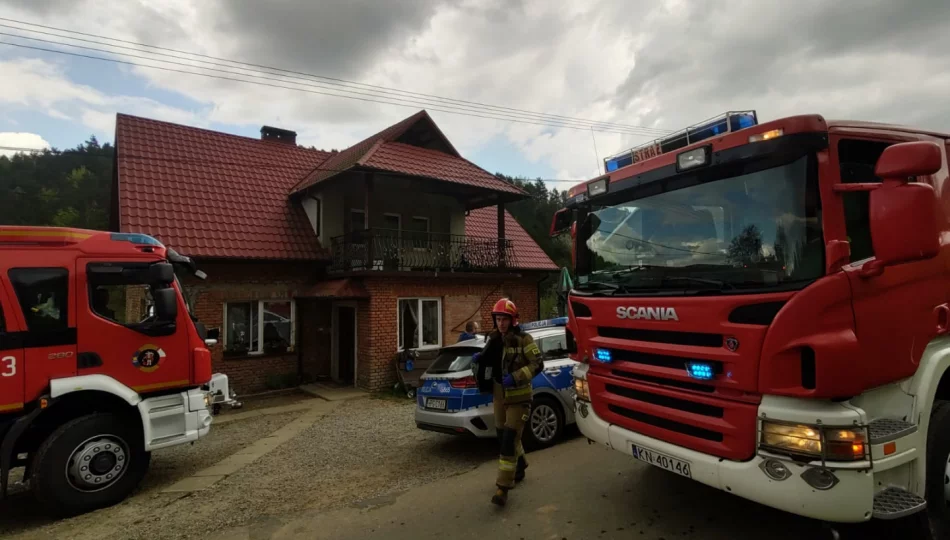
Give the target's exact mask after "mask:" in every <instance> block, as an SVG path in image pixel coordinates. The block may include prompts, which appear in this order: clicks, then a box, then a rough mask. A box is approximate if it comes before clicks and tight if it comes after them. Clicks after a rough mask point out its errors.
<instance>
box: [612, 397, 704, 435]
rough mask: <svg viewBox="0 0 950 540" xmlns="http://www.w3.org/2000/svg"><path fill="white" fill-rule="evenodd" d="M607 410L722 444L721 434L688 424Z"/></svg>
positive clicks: (621, 409) (616, 408)
mask: <svg viewBox="0 0 950 540" xmlns="http://www.w3.org/2000/svg"><path fill="white" fill-rule="evenodd" d="M607 408H608V409H610V412H612V413H614V414H618V415H620V416H625V417H627V418H629V419H631V420H636V421H637V422H643V423H644V424H650V425H651V426H656V427H658V428H661V429H665V430H667V431H675V432H677V433H682V434H683V435H689V436H690V437H697V438H700V439H706V440H707V441H713V442H722V439H723V437H722V433H719V432H717V431H711V430H708V429H703V428H699V427H696V426H691V425H689V424H683V423H680V422H677V421H675V420H669V419H667V418H660V417H659V416H653V415H652V414H647V413H643V412H637V411H633V410H631V409H628V408H626V407H620V406H618V405H608V406H607Z"/></svg>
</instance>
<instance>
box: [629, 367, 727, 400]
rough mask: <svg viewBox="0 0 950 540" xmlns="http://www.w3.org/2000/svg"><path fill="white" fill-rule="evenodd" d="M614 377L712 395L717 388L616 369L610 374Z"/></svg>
mask: <svg viewBox="0 0 950 540" xmlns="http://www.w3.org/2000/svg"><path fill="white" fill-rule="evenodd" d="M610 373H611V375H613V376H614V377H622V378H624V379H630V380H632V381H639V382H645V383H650V384H657V385H660V386H672V387H673V388H679V389H681V390H692V391H693V392H703V393H706V394H712V393H713V392H715V391H716V387H715V386H709V385H707V384H696V383H690V382H683V381H677V380H673V379H667V378H665V377H653V376H651V375H640V374H639V373H629V372H626V371H620V370H618V369H615V370H613V371H611V372H610Z"/></svg>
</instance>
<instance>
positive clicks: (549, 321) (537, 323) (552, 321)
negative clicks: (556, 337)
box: [521, 317, 567, 330]
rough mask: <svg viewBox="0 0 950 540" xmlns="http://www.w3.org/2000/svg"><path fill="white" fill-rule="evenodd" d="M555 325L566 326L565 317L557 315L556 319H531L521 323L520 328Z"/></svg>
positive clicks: (528, 328)
mask: <svg viewBox="0 0 950 540" xmlns="http://www.w3.org/2000/svg"><path fill="white" fill-rule="evenodd" d="M556 326H567V317H558V318H556V319H545V320H543V321H532V322H529V323H524V324H522V325H521V329H522V330H535V329H537V328H551V327H556Z"/></svg>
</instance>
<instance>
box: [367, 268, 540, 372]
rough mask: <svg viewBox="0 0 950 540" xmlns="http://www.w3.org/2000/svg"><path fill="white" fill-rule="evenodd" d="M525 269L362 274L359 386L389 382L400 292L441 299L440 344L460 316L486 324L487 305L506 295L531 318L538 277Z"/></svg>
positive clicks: (458, 327)
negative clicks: (496, 274) (520, 272)
mask: <svg viewBox="0 0 950 540" xmlns="http://www.w3.org/2000/svg"><path fill="white" fill-rule="evenodd" d="M539 279H540V276H537V275H528V276H525V277H522V278H518V279H512V280H504V281H503V280H500V279H491V278H484V277H482V278H478V279H470V280H465V279H458V278H454V277H445V278H437V279H433V278H421V277H411V276H410V277H406V278H403V277H398V278H367V279H365V280H364V286H365V287H366V289H367V290H368V291H369V293H370V299H369V301H368V302H365V303H363V304H361V306H360V311H359V326H360V328H359V332H360V334H359V336H360V338H359V342H360V352H359V355H360V356H359V362H358V366H359V367H358V373H357V380H358V384H359V386H360V387H362V388H366V389H369V390H381V389H385V388H387V387H389V386H391V385H392V384H393V383H394V382H395V378H396V375H395V372H394V370H393V366H392V359H393V357H394V356H395V354H396V351H397V348H398V343H399V340H398V335H397V332H398V328H399V324H398V319H397V316H398V315H397V311H398V310H397V302H398V299H400V298H421V297H424V298H440V299H441V300H442V344H443V345H448V344H450V343H455V342H456V341H457V340H458V336H459V334H460V333H461V332H462V331H463V330H464V329H465V322H467V321H469V320H477V321H478V322H479V323H480V324H481V325H482V328H483V329H488V328H491V327H492V322H491V308H492V305H493V304H494V303H495V301H496V300H498V299H499V298H502V297H505V296H507V297H508V298H511V299H512V300H514V302H515V303H516V304H517V305H518V309H519V311H520V314H521V317H522V319H523V320H526V321H530V320H533V319H536V318H537V315H538V314H537V311H538V280H539Z"/></svg>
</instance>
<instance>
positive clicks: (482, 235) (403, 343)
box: [111, 111, 556, 394]
mask: <svg viewBox="0 0 950 540" xmlns="http://www.w3.org/2000/svg"><path fill="white" fill-rule="evenodd" d="M115 143H116V164H115V165H116V166H115V178H114V182H115V186H114V189H113V200H112V212H111V228H112V229H113V230H117V231H122V232H141V233H146V234H150V235H152V236H155V237H156V238H158V239H159V240H161V241H162V242H163V243H164V244H166V245H168V246H170V247H173V248H175V249H176V250H178V251H179V252H181V253H183V254H187V255H190V256H192V257H193V258H195V259H196V260H197V262H198V264H199V266H200V267H201V268H202V269H203V270H204V271H205V272H206V273H207V274H208V276H209V277H208V279H207V280H205V281H202V282H198V281H197V280H190V279H186V280H185V283H184V285H185V289H186V296H187V298H188V301H189V304H190V305H191V306H192V309H193V311H194V313H195V314H196V315H197V317H198V318H199V319H200V320H201V321H202V322H203V323H204V324H205V325H206V326H207V327H208V328H220V330H221V338H222V339H221V342H220V343H219V344H218V345H217V346H215V347H214V348H213V350H212V355H213V358H214V364H215V365H214V368H215V370H217V371H221V372H223V373H227V374H228V375H229V377H231V379H232V384H233V385H234V386H235V387H236V388H237V389H238V391H239V392H241V393H244V394H248V393H255V392H259V391H263V390H267V389H268V388H274V387H277V386H286V385H289V384H293V383H295V382H296V381H298V380H333V381H337V382H339V383H341V384H354V385H356V386H358V387H360V388H365V389H368V390H379V389H383V388H386V387H387V386H389V385H391V384H392V383H393V381H394V380H395V373H394V368H393V364H392V360H393V358H394V357H395V354H396V353H397V351H399V350H401V349H403V348H404V347H410V348H426V347H438V346H441V345H444V344H449V343H453V342H454V341H456V339H457V336H458V334H459V333H460V332H461V331H462V330H463V328H464V325H465V323H466V322H467V321H469V320H477V321H479V322H480V323H481V324H482V326H483V327H485V326H486V325H490V313H489V312H490V309H491V304H492V303H493V301H494V300H496V299H497V298H498V297H501V296H503V295H507V296H510V297H511V298H513V299H514V300H515V301H516V302H517V303H518V305H519V307H520V309H521V311H522V316H523V317H524V318H525V319H527V320H530V319H532V318H535V317H537V313H538V306H539V298H538V287H539V282H540V281H541V280H542V279H544V278H545V277H546V276H547V275H549V273H550V272H551V271H554V270H556V267H555V265H554V263H553V262H552V261H551V259H550V258H549V257H548V256H547V255H546V254H545V253H544V252H543V251H542V250H541V249H540V248H539V247H538V245H537V244H536V243H535V242H534V241H533V240H532V239H531V238H530V237H529V236H528V234H527V233H526V232H525V231H524V229H523V228H522V227H521V226H520V225H519V224H518V222H517V221H515V219H514V218H512V216H511V215H510V214H509V213H508V212H506V211H505V205H506V204H507V203H511V202H513V201H517V200H520V199H523V198H525V197H526V194H525V193H524V192H523V191H522V190H520V189H519V188H517V187H515V186H512V185H510V184H508V183H507V182H504V181H501V180H499V179H497V178H496V177H495V176H493V175H491V174H489V173H488V172H487V171H485V170H483V169H481V168H479V167H477V166H476V165H474V164H473V163H471V162H470V161H467V160H466V159H464V158H463V157H462V156H461V155H460V154H459V153H458V151H457V150H456V149H455V148H454V147H453V146H452V144H451V143H450V142H449V140H448V139H447V138H446V137H445V135H444V134H443V133H442V132H441V131H440V130H439V128H438V127H437V126H436V125H435V123H434V122H433V121H432V119H431V117H430V116H429V115H428V114H427V113H426V112H425V111H420V112H418V113H416V114H414V115H412V116H410V117H409V118H407V119H405V120H403V121H401V122H399V123H397V124H395V125H393V126H390V127H388V128H386V129H384V130H383V131H381V132H379V133H376V134H375V135H372V136H370V137H368V138H366V139H365V140H363V141H361V142H359V143H357V144H355V145H353V146H352V147H350V148H347V149H345V150H343V151H340V152H335V151H334V152H325V151H320V150H315V149H308V148H304V147H301V146H298V145H297V144H296V133H294V132H292V131H286V130H282V129H276V128H271V127H267V126H265V127H263V128H261V138H260V139H254V138H248V137H240V136H235V135H230V134H226V133H220V132H215V131H209V130H205V129H198V128H194V127H188V126H182V125H177V124H171V123H166V122H159V121H155V120H150V119H146V118H139V117H134V116H128V115H124V114H120V115H118V116H117V121H116V138H115Z"/></svg>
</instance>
